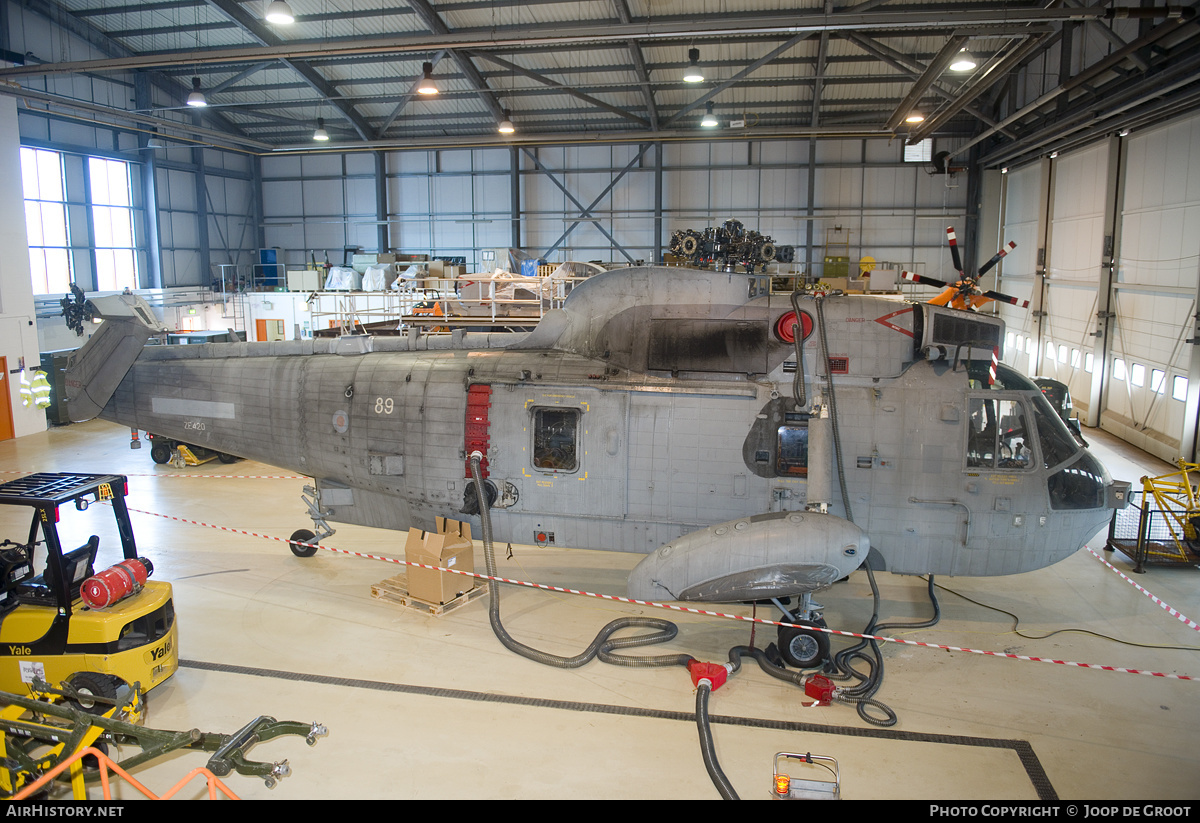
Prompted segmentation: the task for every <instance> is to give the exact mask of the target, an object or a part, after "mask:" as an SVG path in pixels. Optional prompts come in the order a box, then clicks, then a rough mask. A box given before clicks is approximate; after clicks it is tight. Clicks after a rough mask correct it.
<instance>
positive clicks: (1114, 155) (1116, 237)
mask: <svg viewBox="0 0 1200 823" xmlns="http://www.w3.org/2000/svg"><path fill="white" fill-rule="evenodd" d="M1122 143H1123V141H1122V140H1121V139H1120V138H1117V137H1112V138H1109V143H1108V169H1107V177H1106V180H1105V186H1104V249H1103V250H1102V251H1101V254H1100V271H1099V273H1098V276H1097V278H1096V328H1095V331H1093V332H1092V335H1091V336H1092V338H1093V340H1094V341H1095V344H1094V345H1093V347H1092V382H1091V385H1090V386H1089V387H1088V410H1087V420H1086V421H1085V422H1086V423H1087V425H1089V426H1092V427H1096V426H1099V425H1100V412H1101V411H1102V410H1103V408H1104V401H1105V400H1106V398H1107V394H1108V369H1107V364H1108V354H1109V351H1111V349H1112V334H1113V321H1114V320H1115V316H1114V315H1113V310H1112V303H1113V286H1114V285H1115V283H1116V279H1117V270H1116V269H1117V267H1116V261H1117V257H1118V254H1119V246H1120V237H1121V200H1122V186H1121V169H1122V167H1123V166H1124V162H1125V157H1124V155H1125V147H1124V145H1123V144H1122ZM1164 379H1165V378H1164ZM1190 385H1191V384H1190V383H1189V386H1190ZM1192 419H1193V420H1194V419H1195V418H1194V416H1193V418H1192ZM1186 453H1187V452H1186V451H1185V452H1184V454H1186Z"/></svg>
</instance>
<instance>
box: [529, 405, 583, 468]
mask: <svg viewBox="0 0 1200 823" xmlns="http://www.w3.org/2000/svg"><path fill="white" fill-rule="evenodd" d="M533 467H534V468H535V469H541V470H542V471H554V472H573V471H575V470H576V469H578V468H579V409H534V411H533Z"/></svg>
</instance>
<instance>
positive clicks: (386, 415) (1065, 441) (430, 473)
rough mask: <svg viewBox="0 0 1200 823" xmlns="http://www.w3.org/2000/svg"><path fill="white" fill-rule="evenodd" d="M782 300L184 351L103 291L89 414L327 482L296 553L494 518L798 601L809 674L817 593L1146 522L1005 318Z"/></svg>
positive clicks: (643, 272) (1054, 555)
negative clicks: (1027, 362) (1027, 369)
mask: <svg viewBox="0 0 1200 823" xmlns="http://www.w3.org/2000/svg"><path fill="white" fill-rule="evenodd" d="M770 281H771V279H770V277H768V276H766V275H763V274H757V275H756V274H754V273H752V272H746V273H738V272H733V271H717V270H697V269H689V268H681V267H665V266H640V267H634V268H627V269H619V270H614V271H609V272H605V273H601V274H597V275H594V276H592V277H591V278H589V279H588V280H586V281H585V282H583V283H582V284H580V285H578V286H577V287H576V288H575V289H574V290H573V291H572V292H571V294H570V296H569V297H568V299H567V300H566V302H565V303H564V305H563V306H562V308H560V309H553V310H550V311H548V312H547V313H546V314H545V316H544V317H543V319H542V320H541V321H540V323H539V324H538V326H536V327H535V328H534V329H533V330H532V331H530V332H528V333H524V334H522V333H469V332H466V331H463V330H458V331H455V332H453V333H452V334H421V333H419V332H418V331H417V330H415V329H412V330H410V331H409V333H408V334H407V336H400V337H370V336H363V335H357V336H347V337H341V338H337V339H313V340H297V341H277V342H272V343H213V344H203V345H193V346H186V347H167V346H145V345H144V344H145V343H146V341H147V340H148V339H149V338H150V337H151V336H154V335H157V334H161V333H162V332H163V331H165V329H164V328H163V326H162V324H161V323H159V322H158V321H157V320H156V319H155V318H154V316H153V314H152V313H151V310H150V307H149V306H148V305H147V304H146V303H145V301H144V300H142V299H141V298H140V297H138V296H137V295H114V296H110V297H99V298H95V299H93V300H91V301H88V302H89V306H88V310H89V311H91V312H94V314H95V315H97V316H100V317H103V318H105V320H104V322H103V324H101V326H100V327H99V329H98V330H97V332H96V333H95V334H94V335H93V336H92V337H91V338H90V339H89V340H88V342H87V343H85V344H84V346H83V347H81V348H80V349H79V350H78V351H77V352H76V353H75V354H74V355H73V356H72V359H71V361H70V364H69V366H68V369H67V374H66V387H67V388H66V403H67V407H68V410H69V413H70V417H71V419H72V420H74V421H82V420H87V419H91V418H92V417H95V416H99V417H101V418H103V419H106V420H110V421H113V422H116V423H120V424H123V425H127V426H129V427H131V428H134V429H143V430H147V431H153V432H155V433H161V434H162V435H163V436H167V437H175V438H179V439H183V440H186V441H187V442H189V443H196V444H197V445H200V446H203V447H205V448H208V449H211V450H215V451H220V452H225V453H229V454H236V455H239V456H242V457H246V458H250V459H255V460H260V461H263V462H267V463H270V464H273V465H277V466H280V467H284V468H286V469H290V470H292V471H296V472H297V473H303V474H305V475H306V476H309V477H312V478H313V484H312V485H311V486H309V487H306V488H305V490H304V491H305V494H304V495H303V500H304V503H305V504H306V505H307V507H308V514H309V516H310V517H311V518H312V520H313V528H314V530H308V529H300V530H297V532H296V533H295V534H294V535H293V537H292V540H293V544H292V551H293V552H294V553H295V554H297V555H298V556H308V555H311V554H313V553H315V552H316V545H317V544H318V543H319V541H320V540H323V539H325V538H327V537H328V536H329V535H330V534H332V533H333V530H332V527H331V526H330V525H329V524H330V523H331V522H332V523H339V522H340V523H352V524H357V525H364V526H371V527H378V528H385V529H395V530H407V529H410V528H420V529H424V530H433V529H434V528H435V523H436V520H437V518H439V517H444V518H445V517H448V518H451V519H464V518H466V519H471V520H472V522H476V523H478V522H479V521H478V520H476V518H480V517H481V514H480V512H481V508H483V507H485V508H483V512H484V513H485V514H488V515H490V516H491V517H492V525H491V527H490V528H491V530H492V532H493V534H494V539H495V540H496V541H498V542H503V541H509V542H514V543H526V544H537V545H539V546H564V547H574V548H583V549H606V550H618V551H627V552H636V553H640V554H645V555H646V556H645V558H644V559H643V560H641V561H640V562H639V563H638V565H637V566H636V567H635V568H634V569H633V571H632V572H631V573H630V576H629V580H628V586H627V588H628V594H629V596H630V597H632V598H634V599H637V600H646V601H662V600H671V601H699V602H711V603H733V602H750V601H755V602H757V601H771V602H773V603H775V604H776V605H777V606H778V607H779V608H780V609H781V610H782V611H783V613H784V615H785V617H786V622H787V623H788V624H790V625H786V626H781V627H780V628H779V633H780V637H779V640H780V643H779V646H780V650H781V651H783V652H785V653H784V655H783V656H784V660H785V661H786V662H788V663H789V664H791V665H794V666H803V665H805V664H811V662H812V660H813V659H817V658H810V657H809V656H808V655H810V654H815V655H817V656H818V658H819V656H820V655H822V654H825V653H827V651H828V639H827V635H826V634H824V633H821V632H819V631H814V628H816V629H819V628H820V627H821V626H823V625H824V623H823V618H822V614H821V607H820V606H819V605H817V604H816V603H815V602H814V601H813V600H812V594H813V593H814V592H817V591H819V590H821V589H824V588H826V587H828V586H830V585H832V584H833V583H834V582H836V581H838V580H840V579H842V578H845V577H846V576H848V575H849V574H850V573H851V572H853V571H855V570H856V569H859V568H860V567H862V566H863V565H864V564H866V565H868V566H869V567H870V568H871V569H873V570H885V571H889V572H893V573H897V574H904V575H932V574H939V575H983V576H987V575H1007V574H1017V573H1021V572H1026V571H1030V570H1033V569H1038V568H1042V567H1044V566H1048V565H1050V564H1052V563H1055V562H1057V561H1059V560H1062V559H1064V558H1066V557H1068V556H1069V555H1071V554H1073V553H1074V552H1075V551H1077V550H1078V549H1079V548H1081V547H1082V546H1083V545H1084V544H1085V542H1086V541H1087V540H1088V539H1090V538H1091V537H1092V536H1093V535H1095V534H1096V532H1097V531H1098V530H1099V529H1101V528H1102V527H1103V526H1104V524H1105V523H1107V522H1108V520H1109V519H1110V516H1111V514H1112V509H1113V508H1116V507H1120V506H1122V505H1123V504H1124V501H1125V500H1126V498H1127V495H1128V489H1129V484H1128V483H1124V482H1120V481H1113V480H1112V479H1111V478H1110V477H1109V474H1108V472H1107V471H1106V469H1105V468H1104V466H1103V465H1102V464H1101V463H1100V461H1099V460H1097V459H1096V457H1095V456H1093V455H1092V454H1091V453H1090V452H1089V451H1088V450H1087V449H1086V448H1084V447H1082V446H1081V445H1080V444H1079V443H1078V442H1077V441H1076V440H1075V439H1074V438H1073V437H1072V435H1071V433H1070V432H1069V431H1068V429H1067V427H1066V424H1065V423H1063V421H1062V419H1061V418H1060V417H1059V416H1058V415H1057V414H1056V413H1055V412H1054V410H1053V409H1052V408H1051V406H1050V404H1049V403H1048V402H1047V400H1046V398H1045V397H1044V396H1043V395H1042V392H1041V391H1040V390H1039V389H1038V387H1037V386H1036V385H1034V384H1033V383H1032V382H1031V381H1030V380H1029V379H1028V378H1026V377H1024V376H1023V375H1021V374H1019V373H1018V372H1016V371H1015V370H1013V369H1011V368H1009V367H1007V366H1005V365H1003V364H993V361H992V358H993V355H994V354H995V353H997V352H999V351H1000V350H1001V347H1002V346H1003V340H1004V323H1003V321H1002V320H1000V319H999V318H996V317H989V316H985V315H981V314H977V313H975V312H972V311H965V310H961V309H958V308H954V307H953V306H942V305H936V304H933V303H914V302H910V301H906V300H903V299H901V298H899V297H898V296H895V297H889V296H886V295H874V294H840V293H832V294H827V295H821V294H819V293H808V292H800V291H796V292H791V293H783V294H779V293H773V292H772V290H771V282H770ZM473 464H474V465H475V466H477V467H478V468H479V469H480V472H479V474H480V475H481V480H480V481H479V482H472V468H473ZM479 487H482V491H483V494H484V496H486V500H484V499H482V498H481V496H480V492H479ZM790 598H796V603H797V605H795V606H791V605H790V604H791V603H792V601H791V600H790ZM784 600H786V602H787V603H788V604H789V605H784ZM815 641H819V642H815ZM797 642H799V645H797ZM788 649H794V650H795V651H794V653H792V654H790V655H789V653H787V650H788Z"/></svg>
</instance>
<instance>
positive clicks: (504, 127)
mask: <svg viewBox="0 0 1200 823" xmlns="http://www.w3.org/2000/svg"><path fill="white" fill-rule="evenodd" d="M516 130H517V127H516V126H514V125H513V122H512V112H510V111H509V110H508V109H505V110H504V119H503V120H501V121H500V125H499V126H497V127H496V131H498V132H500V133H501V134H512V133H513V132H515V131H516Z"/></svg>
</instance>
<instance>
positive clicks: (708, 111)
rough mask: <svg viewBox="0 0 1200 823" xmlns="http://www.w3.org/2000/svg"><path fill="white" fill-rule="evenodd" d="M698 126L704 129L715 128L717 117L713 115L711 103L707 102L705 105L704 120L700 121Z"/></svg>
mask: <svg viewBox="0 0 1200 823" xmlns="http://www.w3.org/2000/svg"><path fill="white" fill-rule="evenodd" d="M700 125H701V126H704V127H705V128H706V129H713V128H716V127H717V116H716V115H715V114H713V104H712V101H709V102H708V103H706V104H705V109H704V119H702V120H701V121H700Z"/></svg>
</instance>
